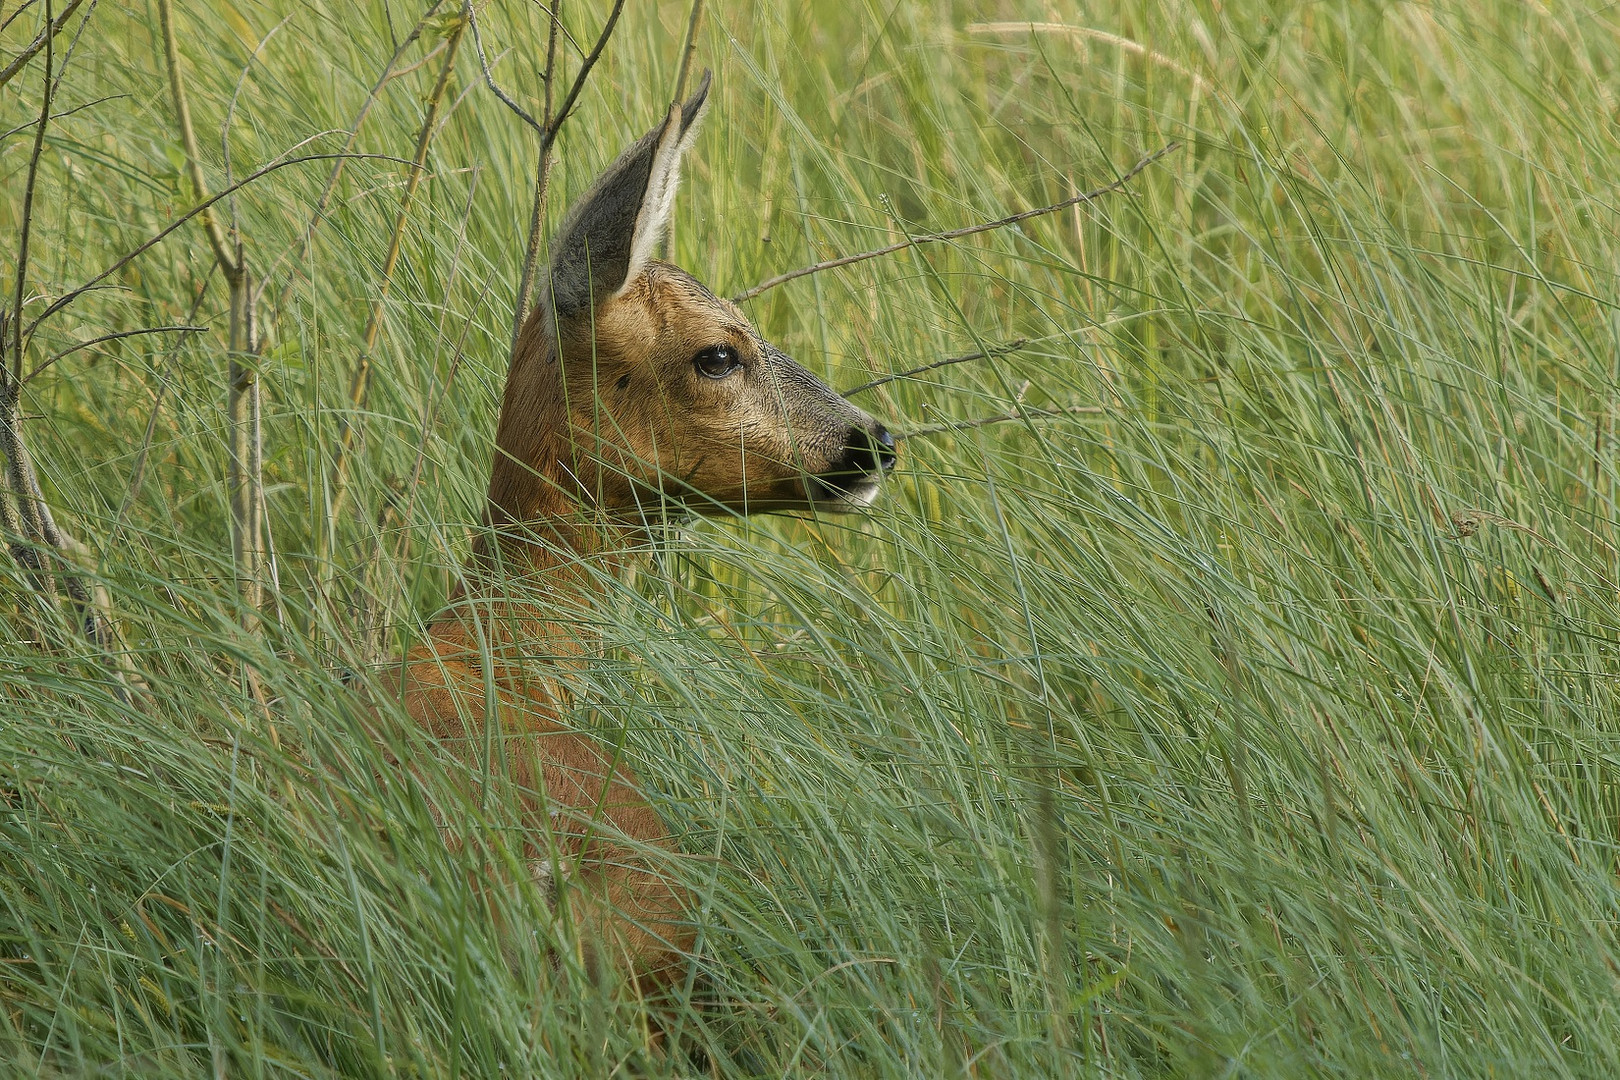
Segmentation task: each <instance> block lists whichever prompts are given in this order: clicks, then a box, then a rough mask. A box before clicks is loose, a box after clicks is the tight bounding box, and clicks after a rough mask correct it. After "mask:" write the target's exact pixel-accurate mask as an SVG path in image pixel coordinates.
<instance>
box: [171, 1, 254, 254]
mask: <svg viewBox="0 0 1620 1080" xmlns="http://www.w3.org/2000/svg"><path fill="white" fill-rule="evenodd" d="M158 21H159V23H161V24H162V29H163V59H164V61H165V63H166V65H167V67H168V69H169V93H170V95H171V96H172V97H173V98H174V112H175V119H176V120H177V121H178V123H179V125H180V141H181V143H182V144H183V145H184V146H185V150H186V168H187V169H188V170H189V171H190V173H191V186H192V188H193V189H194V190H195V191H196V192H197V197H198V198H199V199H206V198H208V182H207V181H206V180H204V179H203V173H202V157H201V155H199V154H198V153H197V134H196V131H195V130H194V129H193V128H192V126H191V104H190V102H189V101H188V100H187V99H186V84H185V80H184V79H182V78H181V77H180V49H179V47H178V46H177V45H176V44H175V42H174V15H173V13H172V12H171V11H170V10H169V0H158ZM202 227H203V231H204V232H205V233H207V234H208V243H209V246H210V247H212V248H213V249H214V258H215V259H216V260H217V261H218V262H219V266H220V269H221V270H223V271H225V280H226V281H231V280H232V279H233V278H235V277H237V276H238V275H239V274H240V272H241V270H240V267H238V266H237V262H236V255H235V253H233V252H232V251H231V247H230V245H229V244H227V243H226V242H225V231H224V230H223V229H221V228H220V225H219V222H218V221H216V220H215V219H214V213H213V210H212V209H205V210H204V211H203V212H202Z"/></svg>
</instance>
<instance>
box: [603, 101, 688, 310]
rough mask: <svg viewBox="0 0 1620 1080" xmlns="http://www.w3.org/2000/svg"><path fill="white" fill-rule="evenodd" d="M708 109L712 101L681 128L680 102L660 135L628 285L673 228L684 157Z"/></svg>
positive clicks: (632, 243) (635, 237) (632, 241)
mask: <svg viewBox="0 0 1620 1080" xmlns="http://www.w3.org/2000/svg"><path fill="white" fill-rule="evenodd" d="M707 111H708V102H704V107H703V108H702V109H701V110H699V112H698V114H697V115H696V116H694V117H693V118H692V123H691V124H690V125H688V126H687V129H686V131H685V132H682V131H681V107H680V105H679V104H678V103H677V104H675V105H672V106H671V107H670V110H669V119H667V120H665V121H664V131H663V134H661V135H660V136H659V137H658V149H657V150H656V151H654V152H653V163H652V172H651V173H649V174H648V176H647V191H646V193H645V194H644V195H642V197H641V209H640V210H639V211H638V212H637V213H636V231H635V233H634V234H633V235H632V236H631V238H630V265H629V267H628V268H627V272H626V273H625V275H624V285H623V286H621V287H620V289H619V291H620V292H623V291H624V290H625V289H627V288H629V286H630V283H631V282H632V281H634V280H635V279H636V278H637V277H639V276H640V275H641V272H642V271H643V270H645V269H646V268H647V263H648V262H650V261H651V260H652V259H653V258H654V257H655V256H656V255H657V254H658V246H659V245H660V244H661V243H662V242H663V240H664V236H665V235H666V234H667V233H668V231H669V218H670V215H671V214H672V213H674V210H675V189H676V188H678V187H680V183H681V156H682V155H683V154H685V153H686V149H687V147H689V146H691V145H692V143H693V142H694V141H695V140H696V139H697V130H698V125H699V124H700V123H701V122H702V120H703V114H704V113H706V112H707Z"/></svg>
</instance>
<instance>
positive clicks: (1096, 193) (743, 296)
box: [732, 142, 1181, 304]
mask: <svg viewBox="0 0 1620 1080" xmlns="http://www.w3.org/2000/svg"><path fill="white" fill-rule="evenodd" d="M1180 146H1181V144H1180V143H1178V142H1171V143H1166V144H1165V145H1164V146H1162V147H1160V148H1159V149H1157V150H1155V151H1153V153H1151V154H1148V155H1146V156H1144V157H1142V158H1141V159H1140V160H1138V161H1137V163H1136V164H1135V165H1132V166H1131V167H1130V168H1129V169H1127V170H1126V171H1125V174H1124V175H1123V176H1121V177H1120V178H1119V179H1118V180H1115V181H1114V182H1113V183H1111V184H1105V185H1104V186H1102V187H1100V188H1094V189H1092V190H1091V191H1087V192H1084V193H1083V194H1080V195H1076V196H1074V197H1073V198H1069V199H1064V200H1063V201H1062V202H1055V203H1053V204H1052V205H1050V206H1041V207H1037V208H1036V209H1034V210H1025V211H1023V212H1022V213H1018V214H1013V215H1011V216H1009V217H1004V218H998V219H997V220H995V221H986V222H984V223H983V224H980V225H969V226H967V227H965V228H961V229H952V230H950V231H949V232H942V233H929V234H928V235H926V236H913V237H909V238H907V239H905V240H902V241H900V242H899V243H897V244H890V245H888V246H887V247H880V248H873V249H872V250H871V251H862V252H858V253H857V254H854V255H843V256H840V257H839V258H836V259H828V260H826V261H825V262H818V263H816V264H815V265H813V266H802V267H800V268H799V269H797V270H790V271H788V272H787V273H785V274H778V275H777V276H776V277H773V278H770V279H768V280H766V281H762V282H760V283H759V284H758V285H755V286H754V287H753V288H752V289H749V290H748V291H747V292H744V293H740V294H738V295H737V296H734V297H732V300H733V301H735V302H736V303H739V304H740V303H742V302H744V301H745V300H752V299H753V298H754V297H756V296H758V295H760V294H761V293H764V292H769V291H770V290H771V289H774V288H776V287H777V286H778V285H785V284H787V283H788V282H790V281H796V280H797V279H799V278H802V277H806V276H808V275H810V274H819V273H821V271H823V270H833V269H836V268H837V267H840V266H849V265H851V264H852V263H858V262H865V261H866V260H867V259H876V258H879V257H880V256H883V255H893V254H894V253H895V252H897V251H904V250H905V249H906V248H911V247H920V246H921V245H923V244H933V243H937V242H939V241H941V240H959V239H961V238H962V237H964V236H973V235H974V234H975V233H982V232H990V231H992V230H994V229H1005V228H1006V227H1007V226H1009V225H1016V224H1018V223H1019V222H1020V221H1028V220H1029V219H1030V218H1033V217H1040V216H1041V215H1042V214H1052V213H1056V212H1057V211H1059V210H1063V209H1066V208H1068V207H1070V206H1078V205H1080V204H1081V203H1088V202H1094V201H1096V200H1097V199H1100V198H1102V197H1103V196H1104V195H1109V194H1112V193H1114V192H1116V191H1121V190H1123V189H1124V188H1125V186H1126V185H1127V184H1129V183H1130V182H1131V181H1132V180H1134V179H1135V178H1136V176H1137V174H1138V173H1140V172H1141V171H1142V170H1143V169H1146V168H1147V167H1148V166H1149V165H1152V164H1153V163H1154V162H1155V161H1158V160H1159V159H1160V158H1162V157H1164V156H1165V155H1166V154H1169V153H1171V152H1172V151H1174V150H1176V149H1178V148H1179V147H1180Z"/></svg>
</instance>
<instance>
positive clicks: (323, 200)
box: [253, 0, 445, 310]
mask: <svg viewBox="0 0 1620 1080" xmlns="http://www.w3.org/2000/svg"><path fill="white" fill-rule="evenodd" d="M444 2H445V0H432V2H431V3H430V4H428V6H427V10H426V11H424V12H422V17H421V18H419V19H417V20H416V25H415V26H413V27H412V28H411V32H410V33H409V34H407V35H406V37H405V40H404V41H402V42H400V44H399V47H398V48H397V49H395V50H394V55H393V56H391V57H389V59H388V63H386V64H384V65H383V70H382V74H381V75H379V76H378V77H377V81H376V82H375V83H373V84H372V86H371V90H370V92H369V93H367V94H366V100H365V101H364V103H362V104H361V106H360V111H359V112H357V113H355V116H354V123H353V124H352V125H351V126H350V128H349V137H348V138H347V139H345V140H344V142H343V149H342V150H340V151H339V152H338V155H337V161H336V162H334V163H333V165H332V171H331V173H330V174H329V175H328V176H327V178H326V186H325V187H323V188H321V195H320V198H318V199H316V200H315V209H314V211H313V212H312V213H311V214H310V216H309V224H308V225H307V226H305V228H304V235H303V236H302V237H300V238H299V242H298V245H297V251H298V255H297V258H299V259H302V258H303V257H304V253H305V252H307V251H308V250H309V245H310V243H311V242H312V241H313V240H314V237H315V230H316V229H317V228H318V227H319V226H320V223H321V222H322V221H324V220H326V207H327V205H328V204H329V203H330V202H331V201H332V192H334V191H335V190H337V183H338V179H339V178H340V177H341V176H342V175H343V166H344V165H345V164H347V163H348V161H349V158H350V156H351V153H350V152H351V151H352V150H353V149H354V144H355V142H356V140H358V139H359V138H360V128H361V126H362V125H364V124H365V122H366V117H367V116H368V115H370V113H371V109H372V106H374V105H376V104H377V100H378V98H379V97H380V96H381V94H382V88H383V87H384V86H386V85H388V83H389V82H391V81H392V80H394V79H396V78H399V77H400V76H401V75H405V74H407V73H409V72H411V71H415V70H416V68H417V67H419V66H420V65H422V64H425V63H427V62H428V60H429V59H431V58H432V57H433V55H434V53H436V52H437V51H438V50H439V49H440V48H442V43H441V44H440V45H436V46H434V47H433V48H432V49H430V50H428V54H427V55H426V56H424V57H423V58H422V59H421V60H419V61H418V62H417V63H415V64H412V65H410V66H409V67H406V68H401V69H399V70H395V68H394V65H395V64H397V63H399V58H400V57H402V56H404V55H405V50H406V49H408V48H410V47H411V46H412V45H414V44H415V43H416V39H417V38H419V37H421V36H422V31H423V30H424V29H426V28H427V21H428V20H429V19H431V18H432V17H433V13H434V12H436V11H438V10H439V6H440V5H441V4H443V3H444ZM354 156H365V155H354ZM291 250H292V249H288V251H287V252H283V253H282V254H281V255H279V256H277V258H276V261H275V262H274V263H272V264H271V266H270V270H269V272H268V273H266V274H265V275H264V280H263V281H262V282H261V283H260V285H259V291H260V293H262V292H263V291H264V289H265V287H266V286H268V285H269V283H270V281H271V279H273V278H274V277H275V275H276V271H278V270H279V269H280V268H281V264H282V263H283V262H284V261H285V260H286V259H287V258H288V255H289V254H290V252H291ZM287 288H291V281H290V280H289V281H288V284H287V286H286V288H283V290H282V294H281V296H280V297H278V298H277V301H276V305H275V308H274V309H272V310H279V309H280V308H281V306H282V303H283V301H285V299H286V289H287ZM253 299H254V301H255V302H257V301H258V300H259V299H260V296H259V295H255V296H254V298H253Z"/></svg>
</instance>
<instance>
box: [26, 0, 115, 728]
mask: <svg viewBox="0 0 1620 1080" xmlns="http://www.w3.org/2000/svg"><path fill="white" fill-rule="evenodd" d="M74 6H77V5H76V4H75V5H74ZM51 9H52V5H51V0H45V31H44V42H43V45H42V48H43V49H44V52H45V79H44V90H43V94H42V96H43V100H42V101H41V102H40V111H39V126H38V127H37V128H36V129H35V131H34V146H33V151H32V153H31V155H30V157H29V160H28V180H27V186H26V188H25V190H24V194H23V210H22V225H21V228H20V230H19V232H20V238H19V240H18V248H17V287H16V290H15V297H14V305H13V310H12V311H11V312H10V313H9V316H6V315H5V314H4V313H0V343H3V342H4V339H5V330H6V329H7V328H8V327H7V324H8V323H10V324H11V325H10V329H11V330H12V348H13V350H14V354H13V356H12V362H11V366H10V367H9V368H8V367H7V366H6V365H5V363H4V361H3V358H0V450H3V452H4V453H5V455H6V480H7V483H6V487H7V488H9V490H10V494H11V496H12V498H15V499H16V500H17V514H16V515H15V516H13V514H12V512H11V509H10V507H9V506H7V507H6V509H5V512H4V513H0V523H4V524H5V525H6V527H7V530H8V531H11V530H12V529H13V528H15V529H16V532H15V533H14V535H17V537H18V539H17V540H16V541H13V542H12V543H11V544H10V547H11V554H12V556H13V558H15V559H16V560H17V563H18V565H19V566H21V567H22V568H23V570H24V572H25V573H26V574H27V576H28V578H29V580H30V583H31V584H32V585H33V587H34V590H35V592H36V593H38V594H39V596H40V597H41V599H43V600H44V602H45V603H46V605H47V606H48V607H50V608H53V609H54V608H56V607H57V593H56V584H55V581H54V580H53V575H52V574H51V572H50V571H48V570H47V569H46V567H45V561H44V558H43V555H44V552H49V553H50V555H51V557H52V560H53V561H54V562H56V563H57V564H59V565H60V567H61V573H60V578H61V583H62V588H63V590H64V591H65V592H66V593H67V594H68V598H69V599H70V600H71V601H72V602H73V614H74V618H75V620H76V621H77V622H78V623H79V627H80V630H81V632H82V633H83V634H84V636H85V637H86V638H87V639H88V640H89V641H90V643H91V645H92V646H94V647H96V648H97V649H99V650H100V651H101V652H102V654H103V656H104V657H105V658H107V659H109V660H111V666H112V671H113V675H114V692H115V693H116V694H117V696H118V698H119V700H120V701H124V702H128V701H129V700H130V699H129V681H128V679H127V678H126V668H127V666H128V665H127V657H126V658H124V659H123V660H122V661H120V660H119V659H118V658H116V657H112V656H111V646H112V644H113V631H112V621H111V618H110V604H107V603H106V596H105V592H101V593H100V595H93V593H94V592H95V591H96V590H93V589H92V588H91V587H89V586H86V584H85V582H84V577H83V575H82V574H80V573H79V572H78V571H77V570H76V569H75V568H74V567H73V565H72V564H71V563H70V562H69V561H68V559H67V558H66V553H67V552H68V551H70V550H72V551H75V552H76V551H80V550H82V548H81V547H80V545H79V544H78V543H77V541H74V540H73V539H72V538H71V537H68V536H67V535H66V534H64V533H63V532H62V531H61V530H60V529H58V528H57V526H56V519H55V517H54V516H53V515H52V514H51V508H50V505H49V504H48V503H46V501H45V493H44V492H43V491H42V490H41V488H40V485H39V473H38V472H37V471H36V470H35V468H34V462H33V458H32V456H31V455H30V454H29V452H28V446H27V444H26V443H25V442H24V441H23V435H22V411H21V403H22V384H23V378H22V370H23V333H22V304H23V296H24V286H25V283H26V281H27V277H28V240H29V234H30V232H31V228H32V224H33V211H34V184H35V180H36V179H37V177H38V173H39V159H40V156H41V154H42V153H43V152H44V144H45V129H46V128H47V127H48V126H49V125H50V119H51V98H52V96H53V95H54V93H55V90H56V85H57V81H56V80H54V79H53V78H52V76H53V74H55V71H54V68H55V59H56V58H55V55H54V47H53V46H54V42H55V40H56V29H57V28H58V27H59V26H60V25H61V24H60V23H58V22H53V20H52V18H51ZM69 13H71V8H70V9H69ZM65 18H66V16H65V15H64V20H65ZM0 348H3V344H0ZM4 501H5V493H4V492H3V491H0V502H4ZM41 545H43V550H42V549H41Z"/></svg>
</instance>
